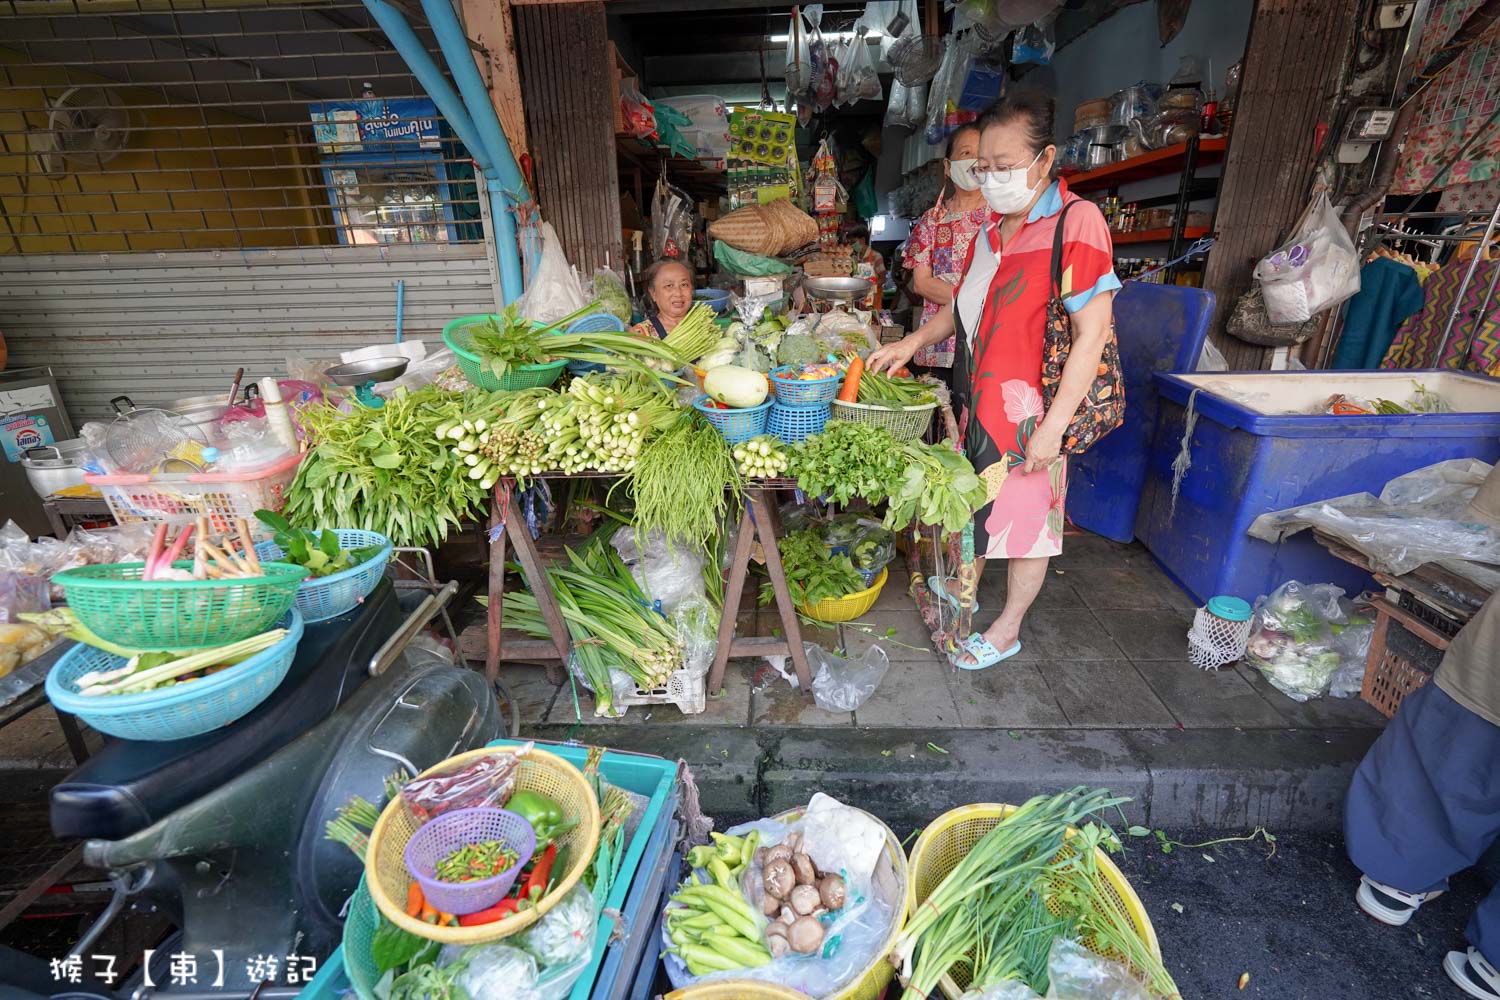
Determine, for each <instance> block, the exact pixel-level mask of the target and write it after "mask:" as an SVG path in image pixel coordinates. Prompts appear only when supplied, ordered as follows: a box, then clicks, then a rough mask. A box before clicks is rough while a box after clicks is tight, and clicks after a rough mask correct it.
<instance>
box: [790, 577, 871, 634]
mask: <svg viewBox="0 0 1500 1000" xmlns="http://www.w3.org/2000/svg"><path fill="white" fill-rule="evenodd" d="M889 575H890V574H889V573H888V572H887V571H886V570H884V569H882V570H881V571H880V575H879V576H877V577H876V578H875V582H874V583H872V584H870V585H869V586H868V587H866V588H865V589H864V590H860V591H856V592H855V593H853V594H846V595H845V596H843V597H825V598H823V600H821V601H819V602H818V603H817V604H799V605H797V610H798V611H800V612H802V613H803V614H804V615H806V616H807V617H809V618H813V619H816V620H818V621H820V622H852V621H853V620H854V619H856V618H858V617H859V616H860V615H862V614H864V613H865V612H866V611H869V610H870V609H871V608H872V607H874V606H875V601H876V599H877V598H879V597H880V588H881V587H884V586H885V581H886V577H888V576H889Z"/></svg>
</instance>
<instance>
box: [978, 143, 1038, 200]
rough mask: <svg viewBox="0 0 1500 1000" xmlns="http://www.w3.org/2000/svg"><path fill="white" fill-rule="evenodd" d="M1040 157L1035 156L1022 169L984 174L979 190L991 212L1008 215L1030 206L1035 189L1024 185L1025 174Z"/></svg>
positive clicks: (1015, 168) (1014, 168)
mask: <svg viewBox="0 0 1500 1000" xmlns="http://www.w3.org/2000/svg"><path fill="white" fill-rule="evenodd" d="M1041 157H1042V154H1041V153H1038V154H1036V156H1034V157H1032V158H1031V163H1028V164H1026V166H1024V167H1013V168H1011V169H1010V170H991V171H989V172H987V173H985V175H984V179H983V180H982V181H980V183H979V190H980V192H981V193H982V194H983V195H984V200H985V203H986V204H987V205H989V206H990V210H991V211H995V212H999V213H1000V214H1001V215H1010V214H1012V213H1014V212H1019V211H1020V210H1021V209H1023V208H1025V207H1026V206H1027V205H1029V204H1031V198H1032V195H1033V194H1034V193H1035V190H1036V189H1035V188H1034V187H1032V186H1031V185H1029V184H1027V183H1026V174H1027V173H1028V172H1029V171H1030V170H1031V168H1032V165H1033V164H1035V163H1036V161H1037V160H1039V159H1041Z"/></svg>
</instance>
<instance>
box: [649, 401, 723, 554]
mask: <svg viewBox="0 0 1500 1000" xmlns="http://www.w3.org/2000/svg"><path fill="white" fill-rule="evenodd" d="M631 492H632V493H633V495H634V496H635V523H636V528H637V530H639V531H640V532H641V533H642V534H643V535H644V534H650V533H651V532H660V533H661V534H662V535H664V536H665V537H666V540H667V542H668V544H671V545H678V544H684V543H688V542H692V543H695V544H698V545H702V544H704V542H705V541H706V540H707V539H709V538H711V537H713V535H714V534H716V533H717V532H718V531H719V530H720V523H721V522H722V520H723V518H724V515H725V514H726V512H727V511H728V510H729V509H730V508H731V505H732V506H733V508H734V509H736V510H738V509H739V502H740V500H741V498H742V495H743V492H744V487H743V483H742V481H741V479H740V473H739V468H738V467H737V466H736V464H735V461H734V455H733V454H732V453H731V452H730V450H729V445H728V444H727V443H726V442H725V440H724V438H723V436H722V435H720V434H719V432H718V431H716V430H715V429H714V428H713V427H711V426H709V425H708V424H707V423H705V422H704V421H702V420H701V419H698V418H696V417H694V418H693V419H691V420H681V421H678V422H677V423H676V424H675V425H673V426H672V427H669V428H667V429H666V430H665V431H663V432H662V433H661V434H658V435H656V436H654V437H652V438H650V439H649V440H648V441H647V442H646V444H645V446H644V447H643V448H642V449H641V453H640V456H639V457H638V458H637V459H636V463H635V477H634V479H633V480H632V482H631Z"/></svg>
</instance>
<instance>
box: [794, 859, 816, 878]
mask: <svg viewBox="0 0 1500 1000" xmlns="http://www.w3.org/2000/svg"><path fill="white" fill-rule="evenodd" d="M792 871H794V872H795V873H796V875H797V884H798V885H812V884H814V883H815V882H817V881H818V869H817V868H816V867H815V866H814V865H813V863H812V858H809V857H808V856H807V855H806V854H801V853H797V854H793V855H792Z"/></svg>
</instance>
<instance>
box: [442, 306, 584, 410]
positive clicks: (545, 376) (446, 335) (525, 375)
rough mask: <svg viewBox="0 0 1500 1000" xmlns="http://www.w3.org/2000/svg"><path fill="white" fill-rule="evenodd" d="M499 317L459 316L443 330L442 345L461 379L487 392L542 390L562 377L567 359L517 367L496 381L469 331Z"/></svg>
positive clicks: (485, 315) (484, 315)
mask: <svg viewBox="0 0 1500 1000" xmlns="http://www.w3.org/2000/svg"><path fill="white" fill-rule="evenodd" d="M499 318H500V317H498V316H493V315H490V314H488V313H480V314H478V315H475V316H460V317H458V319H454V320H449V321H448V323H447V324H446V325H445V326H444V327H443V343H445V344H447V345H448V347H449V349H450V350H452V351H453V355H454V357H456V358H458V370H459V371H461V372H463V373H464V378H466V379H468V380H469V384H470V385H473V386H478V387H479V388H481V389H483V390H485V391H486V392H496V391H498V390H502V389H503V390H505V391H507V392H512V391H515V390H517V389H539V388H545V387H546V386H549V385H552V384H553V383H554V382H556V381H557V380H558V379H559V378H561V377H562V373H563V369H564V368H566V367H567V366H568V362H567V360H566V359H563V360H558V361H549V362H547V363H546V364H542V365H517V366H516V367H514V368H512V369H510V370H509V371H508V372H506V373H505V374H504V375H503V376H500V377H498V378H497V377H496V376H495V375H494V373H492V372H491V371H490V370H489V369H487V368H486V367H485V366H484V359H483V358H481V357H480V356H479V355H478V354H476V353H475V352H474V349H473V348H474V335H473V334H472V333H470V332H469V330H468V328H469V327H471V326H477V325H479V324H480V323H484V322H486V321H487V320H492V319H493V320H498V319H499Z"/></svg>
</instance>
